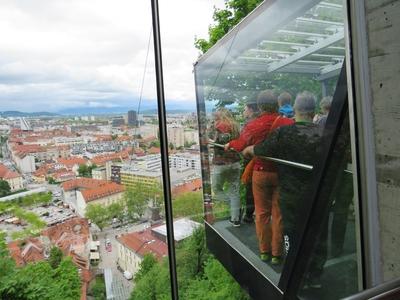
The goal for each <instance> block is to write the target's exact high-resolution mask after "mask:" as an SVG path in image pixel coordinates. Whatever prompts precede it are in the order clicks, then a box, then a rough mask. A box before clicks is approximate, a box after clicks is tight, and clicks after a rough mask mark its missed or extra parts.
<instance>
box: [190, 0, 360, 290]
mask: <svg viewBox="0 0 400 300" xmlns="http://www.w3.org/2000/svg"><path fill="white" fill-rule="evenodd" d="M304 3H305V2H304ZM304 3H303V2H302V1H277V3H275V4H274V5H271V6H269V7H268V8H266V11H265V12H261V13H260V14H258V15H257V16H255V17H254V20H253V23H252V22H248V23H246V24H240V25H239V26H238V27H237V28H236V29H235V30H236V32H235V33H234V34H233V33H232V34H230V35H229V36H228V38H227V39H225V41H224V43H221V44H219V45H218V47H216V48H215V49H214V50H213V51H211V53H210V54H209V55H208V56H205V58H202V59H200V60H199V62H198V64H197V65H196V80H197V81H196V84H197V87H196V88H197V98H198V102H199V107H200V111H199V118H200V134H201V152H202V153H201V155H202V161H203V180H204V182H205V184H204V192H205V197H204V201H205V220H206V221H207V222H208V223H209V224H211V225H212V226H213V228H214V230H215V231H216V232H218V234H219V235H220V236H222V237H223V239H224V240H225V241H226V242H227V243H229V244H230V245H231V246H232V247H234V248H235V249H236V250H237V251H238V252H240V253H241V255H242V256H244V257H245V259H246V260H247V261H249V262H250V263H251V265H252V266H253V267H254V268H255V269H256V270H257V271H258V272H260V273H262V274H263V275H265V276H266V277H267V278H268V279H269V280H270V281H271V282H273V283H274V284H275V285H278V283H279V280H280V274H281V272H282V270H283V268H284V267H285V261H286V258H287V257H288V256H289V255H292V252H291V249H293V244H295V243H296V242H297V238H298V234H299V232H298V230H299V223H298V222H305V221H306V220H302V216H300V215H299V211H300V210H299V206H301V205H303V204H304V203H302V201H307V199H308V198H307V195H306V192H307V190H308V189H309V188H310V185H311V184H312V182H311V178H312V170H313V168H315V167H316V166H317V165H318V164H319V162H318V161H317V158H318V157H319V156H318V151H319V150H320V149H321V148H322V147H321V146H322V138H321V137H322V134H323V129H324V126H325V123H326V120H327V116H328V114H329V109H330V106H331V105H335V103H332V97H331V96H332V95H333V94H334V91H335V88H336V84H337V79H338V74H339V71H340V69H341V68H342V65H343V59H344V53H345V48H344V24H343V23H344V21H343V8H342V2H341V1H338V0H328V1H321V2H317V3H316V4H315V5H314V6H312V5H310V3H308V4H304ZM279 9H280V10H279ZM283 15H285V17H283ZM267 16H276V19H274V20H272V18H269V17H267ZM263 18H264V19H263ZM254 24H258V26H256V25H254ZM261 25H262V26H261ZM238 124H240V126H238ZM238 128H240V129H238ZM249 147H250V148H249ZM249 149H250V150H249ZM243 151H244V152H243ZM244 154H246V155H245V156H244ZM252 154H255V155H252ZM265 157H270V158H271V157H272V158H275V159H280V160H284V161H283V163H282V161H277V160H270V159H265ZM342 192H343V191H342ZM343 193H345V192H343ZM343 197H344V196H343ZM310 200H311V199H310ZM340 203H341V202H340V201H339V202H335V207H334V209H335V210H336V221H334V222H336V223H340V224H342V223H343V221H341V220H342V219H343V218H345V217H344V214H345V211H346V205H347V202H346V204H343V205H341V204H340ZM334 230H335V231H336V232H337V233H335V234H334V236H335V244H336V245H337V250H335V251H337V252H340V249H341V246H340V245H341V244H343V243H344V242H343V237H342V236H343V233H342V232H343V231H346V229H344V228H343V227H341V226H340V225H339V226H335V229H334ZM354 239H355V238H354ZM321 264H322V263H321ZM322 265H323V264H322Z"/></svg>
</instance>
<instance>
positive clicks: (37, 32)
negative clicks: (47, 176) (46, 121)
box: [0, 0, 223, 112]
mask: <svg viewBox="0 0 400 300" xmlns="http://www.w3.org/2000/svg"><path fill="white" fill-rule="evenodd" d="M159 3H160V14H161V20H160V22H161V30H162V32H161V36H162V46H163V49H162V51H163V62H164V80H165V94H166V98H167V100H168V101H170V103H175V104H176V103H178V104H180V103H182V106H181V107H186V106H188V105H190V104H191V105H192V106H193V107H194V103H195V94H194V79H193V74H192V69H193V67H192V64H193V62H194V61H196V59H197V57H198V54H199V51H198V50H197V49H195V48H194V46H193V42H194V37H195V35H197V36H199V37H206V36H207V29H208V25H209V24H210V23H211V22H212V12H213V6H214V5H216V6H217V7H222V6H223V0H160V1H159ZM150 29H151V8H150V0H135V1H132V0H113V1H110V0H35V1H32V0H2V1H1V2H0V36H1V42H0V111H4V110H20V111H26V112H32V111H51V112H59V111H66V110H68V109H71V108H73V109H79V108H82V109H87V108H89V107H92V108H99V107H109V108H116V107H119V106H121V107H130V106H133V107H132V108H135V107H136V103H137V102H136V101H135V100H136V99H138V98H139V94H140V87H141V80H142V76H143V71H144V63H145V57H146V50H147V44H148V39H149V34H150ZM145 78H146V80H145V83H144V92H143V95H144V100H143V101H144V102H143V104H144V107H146V106H147V105H146V103H147V104H148V103H151V99H153V100H154V99H155V98H156V90H155V75H154V52H153V44H152V36H151V45H150V52H149V60H148V68H147V72H146V77H145Z"/></svg>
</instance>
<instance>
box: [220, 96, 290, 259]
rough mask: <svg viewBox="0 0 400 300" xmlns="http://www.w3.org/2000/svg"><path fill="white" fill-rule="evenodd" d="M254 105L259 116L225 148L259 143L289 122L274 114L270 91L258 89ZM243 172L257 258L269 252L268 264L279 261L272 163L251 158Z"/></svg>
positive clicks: (278, 220) (279, 227) (237, 148)
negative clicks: (248, 178)
mask: <svg viewBox="0 0 400 300" xmlns="http://www.w3.org/2000/svg"><path fill="white" fill-rule="evenodd" d="M257 106H258V109H259V112H260V115H259V116H258V117H257V118H256V119H254V120H253V121H251V122H249V123H247V124H246V126H245V127H244V128H243V130H242V131H241V133H240V136H239V138H237V139H234V140H232V141H230V142H229V143H227V144H226V145H225V150H227V151H228V152H229V151H230V150H231V149H233V150H235V151H242V150H243V149H244V148H246V147H247V146H250V145H256V144H258V143H260V142H262V141H263V140H264V139H265V138H266V137H267V136H268V134H269V133H270V132H271V131H272V130H274V129H275V128H278V127H280V126H284V125H289V124H292V123H293V120H291V119H288V118H285V117H282V116H280V115H279V114H278V98H277V96H276V95H275V93H274V92H273V91H272V90H265V91H262V92H261V93H260V94H259V95H258V97H257ZM228 152H227V153H228ZM245 172H249V173H250V172H251V181H252V190H253V197H254V206H255V216H256V220H255V223H256V233H257V238H258V245H259V250H260V258H261V260H263V261H269V260H270V259H271V255H272V260H271V262H272V264H279V263H280V257H281V255H282V218H281V213H280V209H279V192H278V174H277V170H276V166H275V165H274V163H272V162H270V161H266V160H263V159H260V158H257V157H255V158H254V159H253V160H252V161H251V162H250V163H249V164H248V165H247V167H246V170H245Z"/></svg>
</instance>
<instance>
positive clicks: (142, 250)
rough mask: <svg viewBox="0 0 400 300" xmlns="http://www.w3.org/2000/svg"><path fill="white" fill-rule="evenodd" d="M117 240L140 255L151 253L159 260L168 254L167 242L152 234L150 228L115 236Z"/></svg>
mask: <svg viewBox="0 0 400 300" xmlns="http://www.w3.org/2000/svg"><path fill="white" fill-rule="evenodd" d="M117 240H118V241H119V242H120V243H121V244H122V245H124V246H125V247H127V248H129V249H130V250H132V251H133V252H135V253H137V254H139V255H140V256H142V257H143V256H144V255H145V254H148V253H153V254H154V255H155V256H156V257H157V259H159V260H160V259H161V258H162V257H164V256H167V255H168V246H167V244H166V243H165V242H163V241H161V240H159V239H158V238H156V237H155V236H153V235H152V234H151V229H150V228H148V229H146V230H144V231H138V232H132V233H128V234H124V235H121V236H119V237H117Z"/></svg>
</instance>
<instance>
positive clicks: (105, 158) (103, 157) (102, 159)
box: [91, 150, 129, 166]
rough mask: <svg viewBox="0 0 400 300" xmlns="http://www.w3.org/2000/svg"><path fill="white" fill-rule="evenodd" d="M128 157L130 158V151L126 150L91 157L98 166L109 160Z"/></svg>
mask: <svg viewBox="0 0 400 300" xmlns="http://www.w3.org/2000/svg"><path fill="white" fill-rule="evenodd" d="M127 158H129V151H128V150H124V151H121V152H116V153H111V154H103V155H97V156H95V157H93V158H92V159H91V162H92V163H93V164H95V165H97V166H102V165H104V164H105V163H106V162H108V161H114V160H124V159H127Z"/></svg>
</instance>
